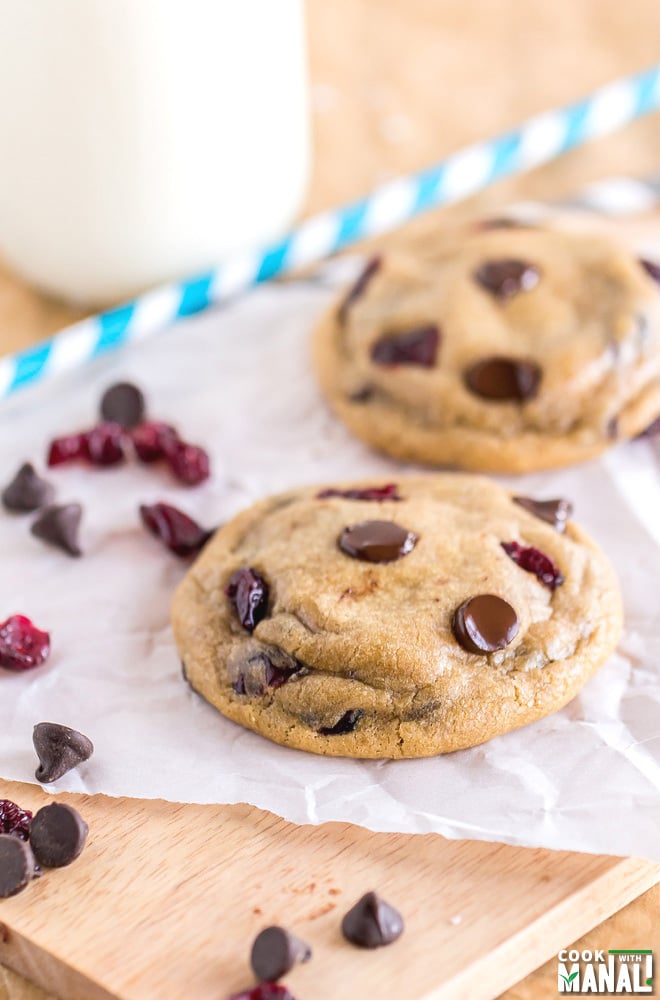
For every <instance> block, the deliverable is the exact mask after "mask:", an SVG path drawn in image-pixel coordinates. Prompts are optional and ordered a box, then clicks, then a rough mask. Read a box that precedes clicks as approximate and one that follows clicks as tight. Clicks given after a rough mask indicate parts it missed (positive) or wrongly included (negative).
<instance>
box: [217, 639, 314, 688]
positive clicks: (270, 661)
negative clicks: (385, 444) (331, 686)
mask: <svg viewBox="0 0 660 1000" xmlns="http://www.w3.org/2000/svg"><path fill="white" fill-rule="evenodd" d="M307 672H308V671H307V668H306V667H305V666H304V665H303V664H302V663H300V662H299V661H298V660H296V658H295V657H294V656H289V654H288V653H285V652H284V650H283V649H276V648H275V647H272V648H271V649H270V650H269V652H267V653H266V652H261V653H255V654H254V656H250V657H249V659H247V660H245V661H244V662H242V663H240V664H239V665H238V666H234V667H233V668H232V669H231V671H230V675H231V681H232V687H233V689H234V691H235V692H236V694H241V695H243V694H245V695H248V697H258V696H259V695H262V694H264V692H265V691H266V690H267V689H268V688H278V687H281V686H282V685H283V684H286V682H287V681H288V680H289V679H290V678H291V677H293V675H294V674H301V673H307Z"/></svg>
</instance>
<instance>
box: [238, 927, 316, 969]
mask: <svg viewBox="0 0 660 1000" xmlns="http://www.w3.org/2000/svg"><path fill="white" fill-rule="evenodd" d="M311 957H312V949H311V948H310V947H309V945H308V944H307V943H306V942H305V941H301V940H300V938H297V937H295V936H294V935H293V934H290V933H289V931H287V930H285V929H284V927H266V929H265V930H263V931H261V933H260V934H258V935H257V937H256V938H255V941H254V944H253V945H252V954H251V955H250V964H251V966H252V971H253V972H254V974H255V976H256V977H257V979H260V980H265V981H266V982H275V981H276V980H277V979H281V978H282V976H285V975H286V974H287V972H290V971H291V969H292V968H293V967H294V965H297V964H298V963H299V962H308V961H309V960H310V958H311Z"/></svg>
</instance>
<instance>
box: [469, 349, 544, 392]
mask: <svg viewBox="0 0 660 1000" xmlns="http://www.w3.org/2000/svg"><path fill="white" fill-rule="evenodd" d="M540 381H541V369H540V368H539V366H538V365H537V364H535V363H534V362H533V361H517V360H514V359H512V358H500V357H492V358H484V359H483V360H482V361H477V362H476V364H474V365H472V367H471V368H468V369H467V371H466V372H465V383H466V385H467V387H468V389H470V390H471V391H472V392H473V393H475V395H477V396H481V397H482V398H483V399H495V400H507V399H510V400H518V401H522V400H525V399H532V398H533V397H534V396H535V395H536V393H537V390H538V387H539V383H540Z"/></svg>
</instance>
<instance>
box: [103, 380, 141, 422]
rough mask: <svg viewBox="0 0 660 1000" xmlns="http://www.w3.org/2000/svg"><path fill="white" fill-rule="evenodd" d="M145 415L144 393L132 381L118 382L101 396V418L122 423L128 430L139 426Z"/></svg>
mask: <svg viewBox="0 0 660 1000" xmlns="http://www.w3.org/2000/svg"><path fill="white" fill-rule="evenodd" d="M144 416H145V403H144V395H143V393H142V390H141V389H138V387H137V386H136V385H131V383H130V382H117V384H116V385H111V386H110V388H109V389H106V390H105V392H104V393H103V396H102V397H101V419H102V420H108V421H112V423H115V424H120V425H121V426H122V427H125V428H126V429H127V430H130V428H132V427H137V425H138V424H140V423H142V421H143V420H144Z"/></svg>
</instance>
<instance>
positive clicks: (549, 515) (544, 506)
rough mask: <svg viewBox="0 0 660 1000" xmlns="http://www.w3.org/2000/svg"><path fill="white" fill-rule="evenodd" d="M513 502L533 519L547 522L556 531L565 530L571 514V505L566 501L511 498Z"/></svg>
mask: <svg viewBox="0 0 660 1000" xmlns="http://www.w3.org/2000/svg"><path fill="white" fill-rule="evenodd" d="M513 502H514V503H517V504H518V505H519V506H520V507H524V508H525V510H527V511H529V513H530V514H533V515H534V517H538V518H540V519H541V520H542V521H547V522H548V524H551V525H552V527H553V528H556V529H557V531H564V530H565V529H566V522H567V521H568V520H569V518H570V516H571V514H572V513H573V504H572V503H570V502H569V501H568V500H533V499H532V498H531V497H513Z"/></svg>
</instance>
